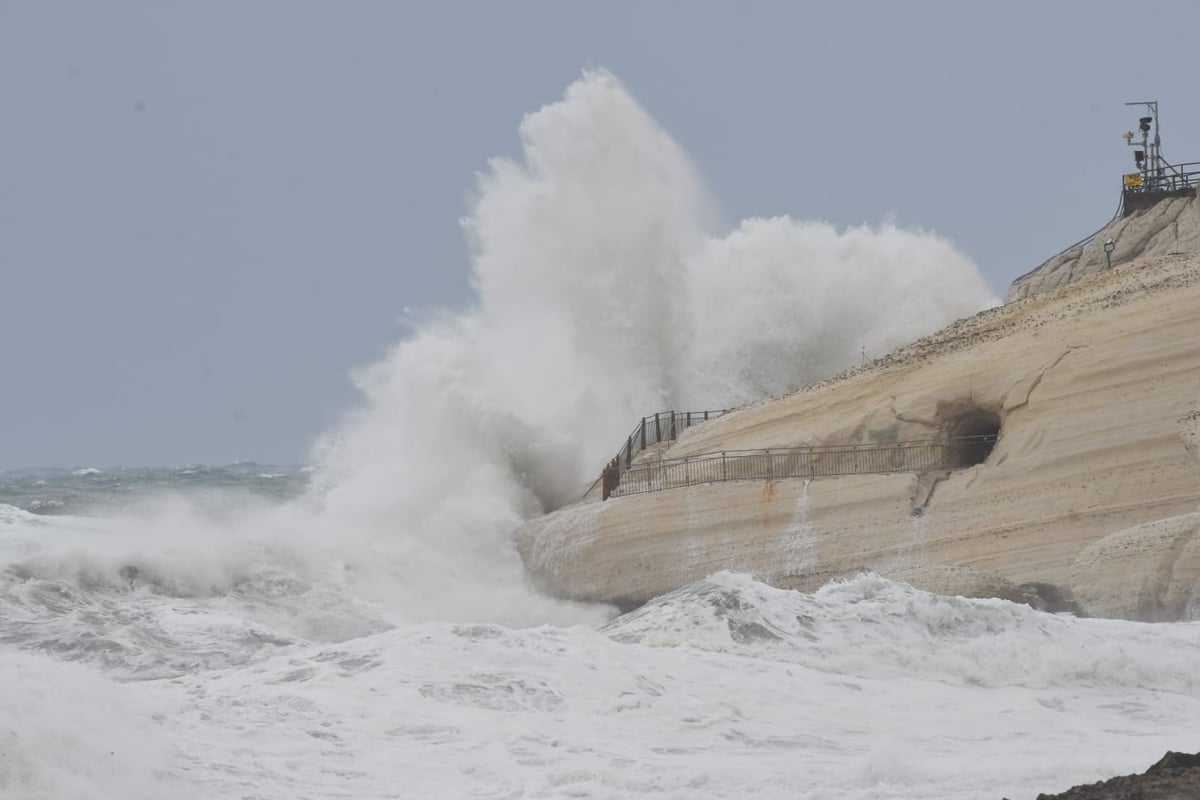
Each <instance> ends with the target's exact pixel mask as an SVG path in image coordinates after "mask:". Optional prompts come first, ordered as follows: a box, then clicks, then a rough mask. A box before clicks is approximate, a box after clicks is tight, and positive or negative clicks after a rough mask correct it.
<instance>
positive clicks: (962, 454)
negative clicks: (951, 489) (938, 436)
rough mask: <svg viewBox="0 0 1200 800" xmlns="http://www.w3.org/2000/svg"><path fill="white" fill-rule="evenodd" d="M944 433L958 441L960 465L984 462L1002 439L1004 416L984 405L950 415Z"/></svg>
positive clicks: (956, 451) (956, 452)
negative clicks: (1001, 420) (1001, 418)
mask: <svg viewBox="0 0 1200 800" xmlns="http://www.w3.org/2000/svg"><path fill="white" fill-rule="evenodd" d="M942 435H943V436H945V437H946V438H948V439H951V440H952V441H953V443H954V465H955V467H956V468H959V469H961V468H963V467H973V466H975V465H976V464H982V463H983V462H985V461H987V459H988V456H990V455H991V454H992V449H993V448H994V447H995V446H996V440H997V439H999V438H1000V415H999V414H997V413H996V412H995V411H988V410H987V409H983V408H968V409H964V410H962V411H960V412H958V413H956V414H954V415H952V416H949V417H947V418H946V420H945V422H944V423H943V425H942Z"/></svg>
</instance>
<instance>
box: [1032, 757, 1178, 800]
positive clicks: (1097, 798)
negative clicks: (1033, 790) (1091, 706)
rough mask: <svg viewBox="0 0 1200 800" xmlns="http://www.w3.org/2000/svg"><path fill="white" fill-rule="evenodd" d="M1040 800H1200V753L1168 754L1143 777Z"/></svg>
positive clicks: (1083, 787) (1113, 780) (1044, 796)
mask: <svg viewBox="0 0 1200 800" xmlns="http://www.w3.org/2000/svg"><path fill="white" fill-rule="evenodd" d="M1037 800H1200V753H1195V754H1191V753H1173V752H1168V753H1167V754H1166V755H1165V756H1163V757H1162V758H1160V759H1159V760H1158V763H1156V764H1155V765H1154V766H1152V767H1150V769H1148V770H1146V771H1145V772H1143V773H1142V774H1141V775H1120V776H1118V777H1116V778H1110V779H1109V780H1106V781H1100V782H1099V783H1089V784H1083V785H1080V786H1075V787H1072V788H1070V789H1067V790H1066V791H1065V792H1062V793H1060V794H1039V795H1038V796H1037Z"/></svg>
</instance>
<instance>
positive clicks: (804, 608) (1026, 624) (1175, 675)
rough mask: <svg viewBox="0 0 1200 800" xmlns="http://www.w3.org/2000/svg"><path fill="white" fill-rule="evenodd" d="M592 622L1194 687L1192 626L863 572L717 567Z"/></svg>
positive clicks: (678, 636)
mask: <svg viewBox="0 0 1200 800" xmlns="http://www.w3.org/2000/svg"><path fill="white" fill-rule="evenodd" d="M601 630H602V632H603V633H605V634H607V635H608V636H610V637H612V638H613V639H615V640H617V641H621V642H627V643H632V642H637V643H639V644H643V645H648V646H654V647H693V648H699V649H705V650H716V651H731V652H738V651H739V650H745V651H746V652H748V653H752V654H753V655H755V656H756V657H759V658H774V659H779V660H784V661H791V662H795V663H799V664H803V665H805V666H807V667H811V668H814V669H819V670H821V671H823V672H829V673H834V674H842V675H858V676H863V677H871V678H883V679H887V678H898V677H914V676H920V677H922V678H925V679H932V680H942V681H946V682H950V683H955V684H964V685H971V686H985V687H999V686H1022V687H1026V688H1047V687H1055V686H1089V687H1096V688H1126V689H1145V690H1148V691H1166V692H1178V693H1180V694H1186V695H1195V694H1197V693H1198V692H1200V675H1197V674H1196V672H1195V670H1194V669H1193V666H1192V665H1194V664H1195V663H1196V662H1197V659H1200V640H1197V637H1196V630H1197V625H1195V624H1182V625H1174V626H1153V625H1145V624H1142V623H1136V622H1125V621H1120V620H1083V619H1079V618H1076V617H1073V616H1058V615H1052V614H1047V613H1045V612H1042V611H1036V610H1034V609H1032V608H1030V607H1028V606H1024V605H1019V604H1016V603H1011V602H1009V601H1007V600H998V599H967V598H962V597H943V596H941V595H936V594H930V593H928V592H924V591H921V590H919V589H914V588H913V587H911V586H908V585H906V584H900V583H894V582H892V581H889V580H887V579H885V578H882V577H880V576H878V575H875V574H872V573H867V574H863V575H859V576H857V577H854V578H850V579H847V580H844V581H836V582H833V583H830V584H828V585H826V586H825V587H823V588H822V589H820V590H818V591H816V592H814V593H812V594H805V593H801V592H794V591H787V590H782V589H775V588H772V587H771V586H768V585H766V584H764V583H760V582H758V581H756V580H754V579H753V578H751V577H750V576H748V575H740V574H735V573H729V572H722V573H717V574H715V575H713V576H711V577H710V578H708V579H707V580H704V581H699V582H697V583H694V584H691V585H689V586H686V587H684V588H682V589H679V590H677V591H674V592H671V593H669V594H666V595H663V596H662V597H659V598H657V599H655V600H652V601H651V602H649V603H647V604H646V605H645V606H643V607H642V608H640V609H638V610H636V611H633V612H631V613H629V614H626V615H624V616H622V617H619V618H618V619H616V620H614V621H612V622H611V623H609V624H608V625H606V626H605V627H604V628H602V629H601ZM1164 640H1169V641H1171V646H1170V647H1169V648H1166V649H1164ZM1080 653H1087V658H1080Z"/></svg>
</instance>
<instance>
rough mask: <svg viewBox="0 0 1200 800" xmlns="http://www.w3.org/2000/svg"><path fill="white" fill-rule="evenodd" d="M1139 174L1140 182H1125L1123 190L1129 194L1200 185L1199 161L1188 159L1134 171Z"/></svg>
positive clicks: (1167, 190)
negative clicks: (1183, 161) (1139, 171)
mask: <svg viewBox="0 0 1200 800" xmlns="http://www.w3.org/2000/svg"><path fill="white" fill-rule="evenodd" d="M1134 174H1135V175H1139V174H1140V176H1141V182H1140V183H1138V184H1135V185H1130V184H1128V183H1126V185H1125V191H1126V192H1127V193H1130V194H1139V193H1143V192H1146V193H1157V192H1165V193H1172V192H1181V191H1184V190H1186V189H1191V188H1193V187H1194V186H1197V185H1200V161H1188V162H1186V163H1183V164H1167V163H1166V162H1161V163H1160V165H1159V166H1156V167H1152V168H1150V169H1147V170H1144V171H1143V172H1141V173H1134Z"/></svg>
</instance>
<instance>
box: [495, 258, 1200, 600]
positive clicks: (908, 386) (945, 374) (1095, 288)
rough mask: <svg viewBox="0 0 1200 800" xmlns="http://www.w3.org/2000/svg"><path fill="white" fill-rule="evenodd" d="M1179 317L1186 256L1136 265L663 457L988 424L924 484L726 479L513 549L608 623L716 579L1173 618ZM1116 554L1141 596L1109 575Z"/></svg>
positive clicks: (740, 418)
mask: <svg viewBox="0 0 1200 800" xmlns="http://www.w3.org/2000/svg"><path fill="white" fill-rule="evenodd" d="M1198 308H1200V255H1190V256H1172V257H1164V258H1159V259H1150V260H1146V261H1138V262H1134V263H1131V264H1128V265H1124V266H1121V267H1119V268H1115V269H1113V270H1108V271H1104V272H1102V273H1099V274H1096V275H1093V276H1090V277H1087V278H1085V279H1083V280H1081V281H1079V282H1077V283H1073V284H1071V285H1069V286H1066V287H1064V288H1062V289H1059V290H1055V291H1052V292H1047V293H1042V294H1039V295H1037V296H1035V297H1030V298H1027V299H1025V300H1022V301H1019V302H1015V303H1011V304H1008V305H1006V306H1002V307H1000V308H996V309H991V310H989V311H986V312H983V313H981V314H979V315H976V316H975V317H972V318H970V319H966V320H961V321H959V322H958V323H955V324H954V325H951V326H950V327H948V328H946V329H944V330H942V331H940V332H939V333H937V334H934V335H933V336H930V337H927V338H925V339H922V340H919V341H918V342H915V343H914V344H912V345H910V346H908V347H906V348H903V349H901V350H898V351H896V352H895V353H892V354H891V355H889V356H887V357H885V358H883V359H879V360H877V361H876V362H874V363H872V364H870V365H867V366H866V367H863V368H859V369H856V370H853V371H851V372H848V373H846V374H844V375H842V376H839V377H837V378H835V379H831V380H829V381H825V382H823V383H821V384H817V385H815V386H812V387H808V388H806V389H804V390H801V391H798V392H796V393H794V394H792V395H789V396H786V397H783V398H779V399H777V400H773V401H770V402H765V403H762V404H759V405H755V406H751V407H746V408H743V409H740V410H737V411H735V412H732V413H730V414H727V415H725V416H723V417H720V418H718V419H715V420H712V421H709V422H706V423H704V424H702V425H699V426H697V427H694V428H692V429H690V430H688V431H687V432H686V434H685V435H684V436H683V437H682V438H681V439H680V440H679V441H678V442H676V443H674V444H673V445H672V446H671V447H670V448H669V449H668V450H667V452H666V453H665V454H664V455H665V456H666V457H668V458H680V457H683V456H691V455H699V454H702V453H714V452H721V451H726V450H738V449H758V448H781V447H792V446H801V445H817V444H823V443H824V444H832V443H849V442H863V443H866V442H879V441H896V440H905V439H919V438H927V437H930V436H933V435H937V434H939V433H947V434H952V433H953V432H955V431H961V430H963V429H964V426H967V427H969V426H970V425H972V424H975V422H977V421H978V420H980V419H994V420H995V421H996V423H997V424H998V425H999V428H1000V429H999V440H998V442H997V443H996V446H995V448H994V449H993V450H992V451H991V453H990V454H989V455H988V456H987V458H986V460H985V461H984V462H983V463H980V464H978V465H976V466H973V467H970V468H967V469H963V470H959V471H955V472H952V473H950V474H949V475H948V476H944V479H943V480H931V479H930V476H929V475H917V474H913V473H896V474H888V475H862V476H844V477H838V478H819V479H815V480H812V481H809V482H805V481H804V480H801V479H792V480H775V481H771V482H767V481H731V482H724V483H713V484H707V485H702V486H692V487H688V488H677V489H668V490H665V491H657V492H651V493H648V494H642V495H633V496H628V497H618V498H613V499H610V500H608V501H606V502H598V501H597V502H581V503H579V504H577V505H573V506H569V507H567V508H564V509H561V510H559V511H557V512H555V513H552V514H549V515H546V516H544V517H541V518H538V519H535V520H532V521H531V522H529V523H528V524H527V525H526V526H525V527H524V528H523V529H522V530H521V531H519V532H518V536H517V544H518V549H519V550H520V552H521V554H522V557H523V558H524V560H525V563H526V565H527V568H528V571H529V573H530V575H531V576H532V578H533V580H534V581H535V582H536V583H537V584H539V585H540V586H541V587H542V588H543V589H544V590H546V591H548V592H549V593H552V594H555V595H560V596H565V597H571V598H577V599H587V600H603V601H608V602H615V603H617V604H619V605H622V606H625V607H629V606H633V605H637V604H638V603H641V602H644V601H645V600H647V599H649V598H651V597H654V596H656V595H659V594H662V593H664V592H666V591H670V590H672V589H675V588H678V587H680V586H682V585H685V584H687V583H691V582H693V581H696V580H699V579H702V578H704V577H706V576H707V575H709V574H711V573H713V572H716V571H718V570H722V569H729V570H736V571H742V572H749V573H752V574H755V575H757V576H759V577H760V578H762V579H764V580H767V581H769V582H772V583H775V584H776V585H780V586H791V587H798V588H808V587H815V586H817V585H820V584H821V583H823V582H824V581H826V580H828V579H830V578H833V577H838V576H843V575H846V574H849V573H852V572H854V571H858V570H862V569H871V570H875V571H878V572H880V573H881V574H883V575H885V576H890V577H895V578H897V579H901V580H908V581H910V582H912V583H913V584H914V585H917V586H919V587H921V588H928V589H931V590H933V591H944V592H948V593H954V594H973V595H977V596H978V595H992V596H1006V597H1010V598H1011V597H1013V596H1014V587H1016V589H1020V588H1021V587H1022V585H1027V584H1039V585H1041V586H1042V587H1043V588H1046V589H1049V590H1051V593H1053V589H1054V587H1058V588H1059V589H1061V590H1062V593H1063V595H1064V596H1065V597H1066V598H1067V599H1068V600H1069V599H1070V597H1069V590H1068V587H1073V588H1074V589H1075V592H1076V594H1077V595H1078V596H1079V598H1080V599H1081V600H1082V602H1083V603H1084V605H1086V609H1085V610H1087V611H1089V612H1090V613H1096V614H1103V615H1108V616H1137V617H1139V618H1156V619H1157V618H1178V617H1179V616H1181V615H1184V614H1187V613H1190V612H1188V610H1187V609H1188V608H1189V607H1190V606H1189V605H1188V604H1189V602H1190V601H1188V600H1185V597H1187V596H1190V595H1189V592H1191V591H1193V590H1194V588H1195V582H1196V575H1197V572H1196V565H1195V561H1196V558H1197V551H1198V549H1200V547H1198V546H1197V539H1196V538H1195V537H1194V536H1193V537H1192V538H1188V536H1189V534H1188V532H1189V531H1192V532H1193V533H1194V530H1195V527H1194V526H1195V524H1196V522H1197V520H1195V519H1194V518H1193V516H1192V515H1193V514H1194V512H1197V508H1198V507H1200V464H1197V463H1196V462H1195V461H1193V459H1192V458H1191V457H1189V450H1195V449H1196V447H1197V443H1200V436H1198V435H1197V433H1196V428H1195V425H1194V422H1195V418H1196V417H1197V416H1200V415H1197V414H1196V412H1197V411H1198V410H1200V314H1198V313H1197V309H1198ZM1180 420H1184V422H1185V425H1184V430H1183V432H1182V435H1181V431H1180V425H1179V422H1180ZM1189 420H1190V421H1191V423H1188V421H1189ZM598 466H599V465H598ZM936 477H943V476H936ZM915 511H916V512H919V513H917V514H914V512H915ZM1172 518H1174V519H1172ZM1158 521H1163V522H1158ZM1147 523H1158V525H1157V527H1154V526H1149V527H1146V526H1147ZM1122 532H1124V533H1122ZM1108 537H1111V538H1108ZM1135 552H1136V553H1139V554H1140V555H1139V556H1138V560H1137V564H1139V565H1140V566H1138V567H1137V568H1136V572H1137V574H1138V575H1142V576H1143V577H1142V578H1137V577H1134V576H1133V574H1132V573H1130V574H1123V573H1122V570H1121V568H1120V565H1121V564H1122V563H1125V564H1128V563H1132V562H1131V561H1130V559H1131V556H1130V554H1131V553H1135Z"/></svg>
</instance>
